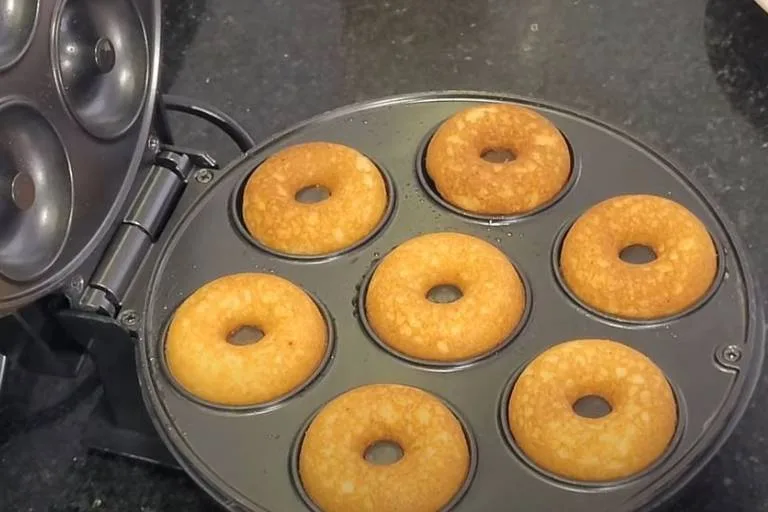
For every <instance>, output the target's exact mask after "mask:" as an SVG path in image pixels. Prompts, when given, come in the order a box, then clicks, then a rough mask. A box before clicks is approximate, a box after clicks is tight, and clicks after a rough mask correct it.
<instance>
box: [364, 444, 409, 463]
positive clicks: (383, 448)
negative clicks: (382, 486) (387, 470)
mask: <svg viewBox="0 0 768 512" xmlns="http://www.w3.org/2000/svg"><path fill="white" fill-rule="evenodd" d="M403 455H404V452H403V448H402V447H401V446H400V445H399V444H397V443H396V442H394V441H388V440H382V441H376V442H374V443H373V444H371V445H370V446H369V447H368V448H366V449H365V453H364V454H363V458H364V459H365V460H366V461H368V462H370V463H371V464H376V465H377V466H388V465H389V464H394V463H395V462H397V461H399V460H400V459H402V458H403Z"/></svg>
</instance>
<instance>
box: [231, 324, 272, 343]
mask: <svg viewBox="0 0 768 512" xmlns="http://www.w3.org/2000/svg"><path fill="white" fill-rule="evenodd" d="M263 337H264V331H262V330H261V329H259V328H258V327H255V326H253V325H244V326H242V327H238V328H237V329H235V330H234V331H232V332H231V333H229V336H227V343H229V344H230V345H253V344H254V343H258V342H259V341H261V339H262V338H263Z"/></svg>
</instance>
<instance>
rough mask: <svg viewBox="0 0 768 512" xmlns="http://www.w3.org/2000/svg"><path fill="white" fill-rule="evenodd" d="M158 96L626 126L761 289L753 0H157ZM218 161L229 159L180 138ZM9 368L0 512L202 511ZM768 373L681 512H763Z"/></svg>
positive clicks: (764, 86) (252, 125)
mask: <svg viewBox="0 0 768 512" xmlns="http://www.w3.org/2000/svg"><path fill="white" fill-rule="evenodd" d="M164 4H165V8H164V10H165V15H166V18H165V21H164V39H165V48H164V59H163V61H164V71H163V72H164V76H163V83H164V88H165V89H166V90H170V91H171V92H174V93H179V94H185V95H189V96H193V97H196V98H200V99H203V100H206V101H208V102H210V103H214V104H216V105H218V106H220V107H222V108H224V109H225V110H227V111H229V112H230V113H232V114H234V115H235V117H237V118H238V119H240V120H241V121H242V122H243V123H244V124H245V125H246V126H247V128H248V129H249V130H250V131H251V132H252V133H253V134H254V136H255V138H256V139H264V138H266V137H267V136H269V135H270V134H272V133H274V132H275V131H278V130H281V129H283V128H286V127H288V126H289V125H291V124H293V123H295V122H298V121H300V120H302V119H304V118H307V117H309V116H312V115H314V114H317V113H320V112H322V111H325V110H328V109H331V108H334V107H337V106H341V105H344V104H348V103H351V102H355V101H358V100H362V99H369V98H374V97H378V96H383V95H389V94H395V93H404V92H412V91H423V90H437V89H476V90H498V91H505V92H510V93H515V94H520V95H526V96H531V97H535V98H540V99H544V100H549V101H554V102H557V103H559V104H562V105H564V106H567V107H573V108H575V109H578V110H581V111H583V112H585V113H588V114H592V115H593V116H596V117H598V118H599V119H602V120H603V121H606V122H608V123H611V124H613V125H616V126H618V127H623V128H624V129H626V130H627V131H628V132H629V133H631V134H633V135H635V136H636V137H638V138H640V139H642V140H644V141H645V142H647V143H648V144H650V145H651V146H653V147H655V148H656V149H658V150H659V151H660V152H662V153H664V154H666V155H667V156H669V157H671V158H672V159H673V160H675V161H677V162H678V163H679V164H680V165H681V166H682V168H683V169H685V170H686V171H687V172H688V173H689V174H690V175H692V176H694V177H695V178H696V179H697V180H698V181H699V182H700V183H702V184H703V186H704V188H705V189H707V191H708V192H709V193H710V194H711V195H712V196H714V198H715V199H716V200H717V201H718V202H719V203H720V204H721V205H722V206H723V208H724V210H725V211H726V213H727V214H728V215H729V216H730V218H731V219H732V220H733V221H734V223H735V224H736V226H737V229H738V231H739V232H740V234H741V235H742V237H743V238H744V240H745V241H746V242H747V245H748V247H749V252H750V256H751V257H752V262H753V264H754V269H755V270H756V274H757V275H758V278H759V280H760V284H761V287H762V289H764V290H765V289H768V288H766V287H767V286H768V247H766V246H765V244H764V240H763V239H762V236H761V231H763V230H764V229H765V228H766V226H768V223H767V222H766V221H768V194H766V190H768V58H766V56H767V55H768V15H766V14H764V13H763V12H762V11H761V10H760V9H759V8H758V7H757V6H756V5H754V4H753V3H752V1H751V0H678V1H676V2H669V1H662V0H626V1H621V2H617V1H614V0H567V1H555V0H521V1H519V2H508V1H501V0H477V1H471V0H470V1H465V2H460V1H447V2H446V1H443V2H437V1H429V0H428V1H423V2H416V1H408V0H390V1H371V0H304V1H302V0H292V1H285V0H283V1H279V0H273V1H270V2H266V1H255V0H226V1H225V0H186V1H181V0H166V1H165V2H164ZM177 128H178V132H177V135H178V137H179V139H181V140H183V141H184V144H185V145H188V146H195V147H200V148H205V149H210V150H211V151H212V152H213V153H214V154H216V155H217V156H219V157H220V159H221V160H222V161H226V160H227V159H228V158H230V157H231V156H233V155H234V151H233V149H232V147H231V146H230V145H229V144H227V143H226V142H225V141H223V139H222V138H221V137H220V136H218V135H216V134H214V133H213V131H211V130H209V129H208V128H207V127H204V126H203V125H200V124H196V123H184V124H183V125H181V124H179V125H178V127H177ZM98 393H99V391H98V389H97V382H96V380H95V378H94V377H92V376H90V373H89V372H88V371H87V370H86V371H85V372H84V373H83V376H82V377H81V378H79V379H77V380H76V381H71V380H63V379H57V378H53V377H41V376H35V375H31V374H28V373H26V372H24V371H23V370H21V369H19V368H11V369H10V374H9V378H8V382H7V387H6V389H5V390H4V393H3V396H2V397H0V482H1V483H0V509H1V510H8V511H25V510H29V511H42V510H53V511H81V510H110V511H112V510H114V511H144V512H150V511H158V510H173V511H176V510H183V511H198V510H210V509H215V505H214V504H213V502H212V501H211V500H210V499H209V498H208V497H207V496H206V495H205V494H204V493H203V492H202V491H200V490H198V489H197V488H196V487H195V485H194V484H193V483H192V482H191V481H190V480H189V479H188V478H187V477H186V476H184V475H183V474H181V473H179V472H176V471H173V470H167V469H162V468H158V467H154V466H150V465H147V464H143V463H138V462H132V461H129V460H125V459H120V458H115V457H108V456H104V455H99V454H95V453H88V452H86V450H85V449H84V448H83V447H82V445H81V444H80V436H81V431H82V428H83V424H84V422H85V418H86V417H87V415H88V413H89V411H90V409H91V408H92V407H93V405H94V404H95V400H96V398H97V396H98ZM767 401H768V375H766V376H764V377H763V378H762V379H761V381H760V384H759V388H758V391H757V393H756V396H755V397H754V399H753V401H752V403H751V405H750V406H749V409H748V410H747V412H746V414H745V416H744V418H743V420H742V422H741V423H740V425H739V427H738V428H737V429H736V431H735V433H734V435H733V436H732V437H731V439H730V440H729V441H728V443H727V444H726V445H725V446H724V447H723V449H722V450H721V452H720V453H719V454H718V455H717V456H716V457H715V458H714V459H713V460H712V462H711V463H710V464H709V465H708V466H707V467H706V468H705V469H704V470H703V471H702V472H701V474H700V475H698V476H697V477H696V479H695V480H694V481H693V482H692V483H691V484H690V485H689V486H688V487H687V488H686V489H685V490H684V491H683V492H682V493H681V494H680V495H679V496H678V497H677V498H676V499H675V501H674V503H673V507H672V508H673V510H676V511H720V510H728V511H740V510H744V511H757V510H768V440H767V438H768V408H766V407H765V406H763V405H762V404H765V403H768V402H767Z"/></svg>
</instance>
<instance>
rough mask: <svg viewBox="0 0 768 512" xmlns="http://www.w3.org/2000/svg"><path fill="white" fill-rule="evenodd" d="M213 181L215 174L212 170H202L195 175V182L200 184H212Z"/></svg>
mask: <svg viewBox="0 0 768 512" xmlns="http://www.w3.org/2000/svg"><path fill="white" fill-rule="evenodd" d="M212 179H213V173H212V172H211V170H210V169H200V170H199V171H197V172H196V173H195V181H197V182H198V183H202V184H206V183H210V182H211V180H212Z"/></svg>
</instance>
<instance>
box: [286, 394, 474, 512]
mask: <svg viewBox="0 0 768 512" xmlns="http://www.w3.org/2000/svg"><path fill="white" fill-rule="evenodd" d="M380 441H389V442H393V443H396V444H397V445H399V446H400V448H401V449H402V452H403V456H402V458H401V459H400V460H398V461H396V462H394V463H392V464H387V465H377V464H373V463H371V462H368V461H367V460H366V459H365V454H366V450H367V449H368V448H369V447H371V446H373V445H374V444H376V443H377V442H380ZM469 460H470V453H469V448H468V446H467V440H466V437H465V435H464V430H463V429H462V426H461V423H460V422H459V421H458V420H457V419H456V417H455V416H454V414H453V413H452V412H451V410H450V409H449V408H448V407H446V406H445V404H443V403H442V402H441V401H440V400H439V399H438V398H436V397H434V396H432V395H431V394H429V393H427V392H425V391H422V390H420V389H416V388H412V387H407V386H400V385H395V384H374V385H369V386H363V387H359V388H355V389H353V390H351V391H348V392H346V393H344V394H343V395H340V396H338V397H337V398H335V399H334V400H332V401H331V402H329V403H328V404H327V405H326V406H325V407H323V409H322V410H321V411H320V412H319V413H318V414H317V416H316V417H315V418H314V419H313V420H312V423H311V424H310V426H309V428H308V429H307V432H306V434H305V435H304V440H303V441H302V443H301V451H300V454H299V475H300V477H301V483H302V485H303V486H304V489H305V490H306V491H307V494H308V495H309V497H310V498H312V501H314V502H315V504H316V505H318V507H319V508H320V509H321V510H323V511H324V512H336V511H339V512H347V511H351V510H355V511H363V510H367V511H375V512H389V511H392V512H395V511H413V512H419V511H425V512H426V511H436V510H440V509H441V508H442V507H443V506H445V505H446V504H448V503H449V502H450V501H451V499H452V498H453V497H454V496H456V494H457V492H458V491H459V490H460V489H461V487H462V485H463V484H464V482H465V480H466V478H467V475H468V471H469Z"/></svg>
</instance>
